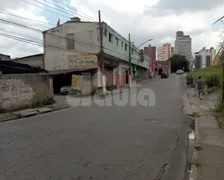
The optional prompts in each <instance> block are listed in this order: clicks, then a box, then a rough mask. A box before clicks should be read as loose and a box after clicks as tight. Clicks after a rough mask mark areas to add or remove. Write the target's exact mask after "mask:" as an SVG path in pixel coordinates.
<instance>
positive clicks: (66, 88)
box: [60, 86, 71, 95]
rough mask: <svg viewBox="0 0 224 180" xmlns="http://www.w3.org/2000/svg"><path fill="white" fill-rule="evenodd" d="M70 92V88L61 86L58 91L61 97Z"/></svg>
mask: <svg viewBox="0 0 224 180" xmlns="http://www.w3.org/2000/svg"><path fill="white" fill-rule="evenodd" d="M70 91H71V86H62V87H61V89H60V93H61V94H63V95H66V94H68V93H69V92H70Z"/></svg>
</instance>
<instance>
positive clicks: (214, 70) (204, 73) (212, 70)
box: [187, 65, 222, 88]
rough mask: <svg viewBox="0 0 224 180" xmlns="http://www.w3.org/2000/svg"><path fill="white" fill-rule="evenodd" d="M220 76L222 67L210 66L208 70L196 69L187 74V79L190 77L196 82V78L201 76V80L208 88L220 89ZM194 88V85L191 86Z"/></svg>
mask: <svg viewBox="0 0 224 180" xmlns="http://www.w3.org/2000/svg"><path fill="white" fill-rule="evenodd" d="M221 75H222V67H221V66H220V65H218V66H210V67H208V68H202V69H197V70H195V71H192V72H190V73H188V75H187V76H188V77H190V76H192V77H193V78H194V82H196V81H197V79H198V77H199V76H201V77H202V80H204V82H205V84H206V85H207V87H208V88H211V87H220V85H221V79H222V78H221ZM192 86H194V84H193V85H192Z"/></svg>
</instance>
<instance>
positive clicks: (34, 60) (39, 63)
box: [13, 54, 44, 69]
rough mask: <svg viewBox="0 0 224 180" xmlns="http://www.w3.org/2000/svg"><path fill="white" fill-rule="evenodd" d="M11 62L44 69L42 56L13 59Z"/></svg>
mask: <svg viewBox="0 0 224 180" xmlns="http://www.w3.org/2000/svg"><path fill="white" fill-rule="evenodd" d="M13 61H14V62H18V63H22V64H28V65H30V66H33V67H37V68H42V69H44V54H35V55H31V56H26V57H21V58H16V59H13Z"/></svg>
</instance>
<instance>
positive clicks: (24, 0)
mask: <svg viewBox="0 0 224 180" xmlns="http://www.w3.org/2000/svg"><path fill="white" fill-rule="evenodd" d="M21 1H23V2H25V3H28V4H31V5H33V6H35V7H38V8H40V9H44V10H46V11H48V12H51V13H54V14H58V15H60V16H62V17H66V18H69V19H70V17H68V16H65V15H63V14H60V13H57V12H55V11H52V10H50V9H46V8H44V7H41V6H38V5H36V4H33V3H31V2H28V1H26V0H21Z"/></svg>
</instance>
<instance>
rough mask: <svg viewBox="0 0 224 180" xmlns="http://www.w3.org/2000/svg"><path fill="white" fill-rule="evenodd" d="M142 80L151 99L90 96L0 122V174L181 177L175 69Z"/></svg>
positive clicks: (113, 179) (45, 179)
mask: <svg viewBox="0 0 224 180" xmlns="http://www.w3.org/2000/svg"><path fill="white" fill-rule="evenodd" d="M143 88H151V89H152V90H153V91H154V92H155V95H156V99H155V100H156V101H155V102H156V106H155V107H144V106H141V105H137V106H130V105H126V106H124V107H118V106H115V105H113V106H111V107H100V106H98V105H96V104H95V105H94V104H93V105H92V106H90V107H73V108H69V109H65V110H61V111H56V112H52V113H49V114H43V115H39V116H34V117H30V118H25V119H20V120H15V121H9V122H4V123H0V136H1V140H0V146H1V147H0V169H1V170H0V179H1V180H9V179H10V180H20V179H21V180H51V179H52V180H88V179H92V180H181V179H183V177H184V172H185V165H186V142H187V139H186V137H187V136H186V134H187V131H188V129H187V127H188V126H187V125H186V121H187V119H186V117H185V116H183V115H182V114H181V108H182V102H181V100H182V93H183V92H182V90H181V89H180V79H179V76H176V75H175V74H174V75H171V77H170V78H169V79H159V78H158V79H154V80H149V81H148V82H147V83H145V85H144V86H142V87H139V88H138V90H141V89H143ZM125 93H128V92H125ZM131 93H132V96H135V92H134V91H132V92H131ZM116 97H119V95H116ZM109 98H111V97H109Z"/></svg>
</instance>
